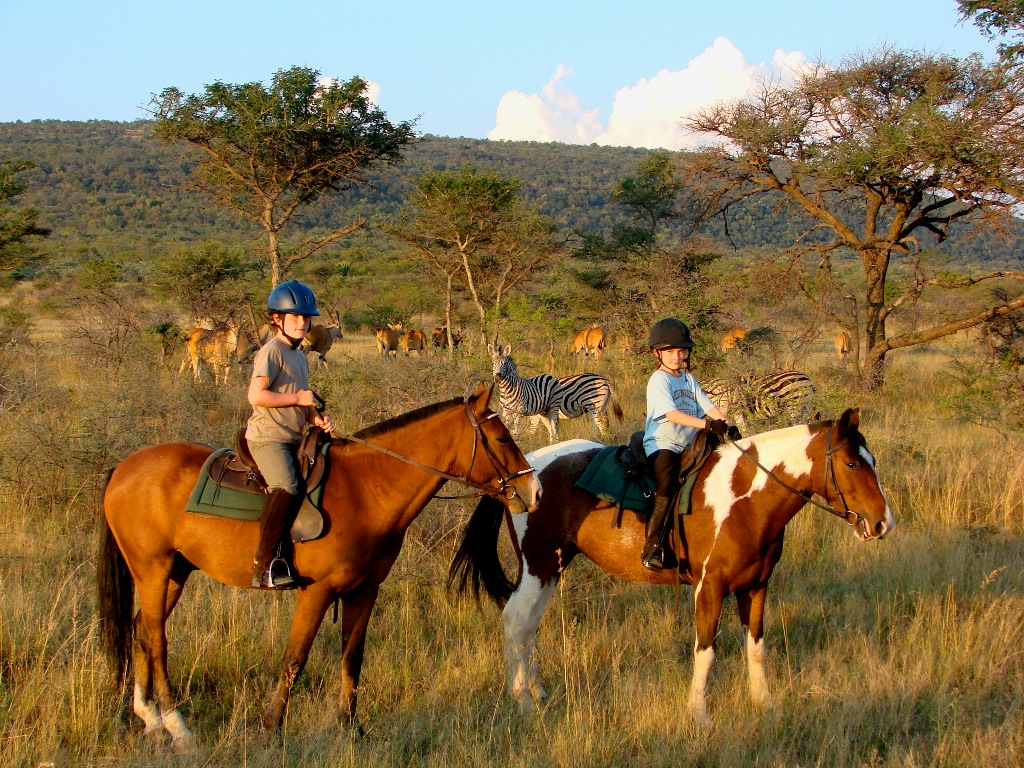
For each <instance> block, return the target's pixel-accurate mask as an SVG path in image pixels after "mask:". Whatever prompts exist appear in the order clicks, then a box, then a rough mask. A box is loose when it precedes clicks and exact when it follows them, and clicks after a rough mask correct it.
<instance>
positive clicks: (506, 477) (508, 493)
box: [344, 398, 536, 501]
mask: <svg viewBox="0 0 1024 768" xmlns="http://www.w3.org/2000/svg"><path fill="white" fill-rule="evenodd" d="M462 404H463V406H464V407H465V409H466V415H467V416H468V417H469V421H470V423H471V424H472V425H473V430H474V432H475V437H474V440H473V454H472V456H471V457H470V459H469V470H468V471H467V473H466V475H467V476H466V477H458V476H457V475H451V474H449V473H447V472H443V471H441V470H440V469H437V468H436V467H430V466H427V465H426V464H421V463H420V462H418V461H416V460H415V459H411V458H409V457H408V456H403V455H402V454H400V453H397V452H396V451H392V450H391V449H390V448H385V447H384V446H383V445H378V444H377V443H371V442H370V441H369V440H363V439H362V438H361V437H351V436H350V437H345V438H344V439H345V440H351V441H352V442H354V443H359V444H360V445H365V446H366V447H367V448H372V449H373V450H375V451H379V452H380V453H383V454H386V455H387V456H390V457H392V458H394V459H398V460H399V461H404V462H405V463H406V464H410V465H412V466H414V467H416V468H417V469H422V470H425V471H427V472H430V473H432V474H435V475H438V476H439V477H443V478H445V479H446V480H454V481H455V482H457V483H462V484H463V485H468V486H469V487H470V488H476V489H477V491H478V493H469V494H464V495H461V496H436V497H435V498H439V499H469V498H474V497H476V496H494V497H500V498H503V499H504V500H505V501H512V499H514V498H515V497H516V495H517V493H518V492H517V491H516V489H515V486H513V485H510V481H512V480H515V479H516V478H517V477H521V476H523V475H528V474H530V473H531V472H534V471H536V470H534V468H533V467H530V468H529V469H523V470H520V471H519V472H509V470H508V468H507V467H506V466H505V465H504V464H502V463H501V461H500V460H499V459H498V457H497V456H496V455H495V453H494V451H493V450H492V449H491V446H489V445H488V444H487V438H486V437H485V436H484V433H483V429H482V428H481V425H482V424H483V422H484V421H490V420H491V419H493V418H496V417H497V416H498V414H497V413H492V414H491V415H490V416H487V417H486V418H484V419H483V421H478V420H477V419H476V417H475V416H474V415H473V411H472V410H471V409H470V407H469V398H464V399H463V401H462ZM478 443H479V444H480V445H482V446H483V447H484V452H485V453H486V454H487V458H488V459H489V460H490V462H491V467H492V468H493V469H494V471H495V473H496V474H497V475H498V486H497V487H496V488H495V487H493V486H489V485H482V484H481V483H476V482H473V481H472V480H470V479H469V476H468V475H469V472H472V471H473V465H474V464H475V463H476V446H477V444H478Z"/></svg>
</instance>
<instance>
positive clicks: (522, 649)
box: [450, 410, 895, 723]
mask: <svg viewBox="0 0 1024 768" xmlns="http://www.w3.org/2000/svg"><path fill="white" fill-rule="evenodd" d="M858 418H859V417H858V412H857V411H855V410H848V411H846V412H845V413H844V414H843V415H842V417H841V418H840V419H839V420H838V421H836V422H832V421H823V422H818V423H815V424H808V425H801V426H796V427H789V428H787V429H780V430H776V431H774V432H766V433H764V434H760V435H756V436H754V437H751V438H747V439H745V440H740V441H738V442H737V443H734V444H726V445H723V446H720V447H719V448H718V450H717V451H716V452H715V453H713V454H712V455H711V456H710V457H709V458H708V460H707V461H706V462H705V463H704V466H703V467H702V468H701V469H700V471H699V473H698V476H697V480H696V487H695V488H694V491H693V495H692V499H691V501H692V514H690V515H689V516H686V517H684V518H682V519H683V521H684V522H683V539H684V541H683V547H684V548H685V552H686V553H687V555H688V558H687V559H688V561H689V563H690V568H689V571H688V572H684V573H682V574H680V577H681V579H682V581H684V582H686V583H688V584H691V585H693V587H694V599H695V601H696V614H695V623H696V635H697V640H696V645H695V653H694V669H693V681H692V684H691V687H690V700H689V701H690V708H691V710H692V712H693V715H694V717H695V718H696V720H697V721H698V722H702V723H704V722H707V704H706V700H705V689H706V684H707V676H708V672H709V670H710V668H711V663H712V661H713V660H714V643H715V635H716V634H717V632H718V622H719V619H720V617H721V613H722V604H723V601H724V600H725V598H726V597H728V596H729V594H731V593H733V594H735V595H736V602H737V605H738V607H739V614H740V621H741V622H742V623H743V626H744V629H745V631H746V633H747V638H746V649H747V662H748V674H749V678H750V693H751V698H752V699H753V700H754V701H755V702H757V703H762V702H764V701H765V700H766V698H767V694H768V687H767V679H766V677H765V672H764V644H763V641H762V631H763V619H764V608H765V599H766V596H767V592H768V580H769V578H770V577H771V575H772V570H773V569H774V567H775V564H776V563H777V562H778V561H779V558H780V557H781V556H782V540H783V536H784V534H785V530H786V524H787V523H788V522H789V521H790V520H791V519H792V518H793V516H794V515H796V513H797V512H799V511H800V509H801V508H802V507H803V506H804V503H805V502H806V501H809V500H811V496H812V495H813V494H818V495H819V496H821V497H823V498H824V499H825V501H826V502H827V503H828V504H830V505H834V507H838V509H839V510H842V511H841V512H840V511H837V510H836V509H834V508H833V506H829V507H827V508H828V509H829V511H832V512H834V513H835V514H837V515H838V516H839V517H842V518H844V519H846V521H847V522H848V523H850V525H851V526H853V531H854V533H855V534H856V535H857V537H858V538H859V539H861V540H862V541H868V540H871V539H881V538H883V537H884V536H885V535H886V534H887V533H888V532H889V531H890V530H891V529H892V527H893V525H894V524H895V520H894V518H893V515H892V512H891V511H890V509H889V505H888V503H887V501H886V499H885V495H884V494H883V493H882V490H881V488H880V487H879V485H878V478H877V477H876V475H875V460H874V457H873V456H872V455H871V453H870V452H869V451H868V449H867V445H866V443H865V441H864V438H863V436H862V435H861V433H860V431H859V430H858V428H857V427H858ZM603 447H604V446H602V445H600V444H598V443H593V442H591V441H589V440H569V441H567V442H564V443H557V444H555V445H551V446H548V447H547V448H542V449H540V450H538V451H535V452H533V453H531V454H529V455H528V456H527V457H526V458H527V459H529V460H530V463H531V464H533V466H534V467H535V468H536V469H537V472H538V474H539V479H540V481H541V482H542V483H543V484H544V491H545V492H544V498H543V499H542V500H541V503H540V505H539V506H538V508H537V510H536V511H535V512H533V513H532V514H531V515H530V516H529V518H523V517H516V518H509V520H508V526H507V527H508V530H509V531H510V533H511V535H512V538H513V546H514V548H515V551H516V553H517V554H518V556H519V568H520V571H519V580H518V582H517V583H516V584H513V583H512V582H510V581H509V579H508V577H507V576H506V575H505V572H504V570H503V568H502V566H501V562H500V561H499V560H498V559H497V554H496V547H497V538H498V533H499V530H500V527H501V518H502V510H501V508H500V506H496V505H494V504H491V503H488V500H487V499H484V500H483V501H482V502H481V503H480V505H479V506H478V507H477V509H476V511H475V512H474V513H473V516H472V517H471V518H470V521H469V523H468V525H467V527H466V530H465V532H464V534H463V539H462V541H461V543H460V546H459V549H458V551H457V553H456V556H455V559H454V560H453V562H452V567H451V571H450V583H454V582H460V584H461V589H462V590H465V589H466V588H467V586H468V585H469V583H470V582H472V585H473V589H474V591H475V592H476V593H477V594H479V591H480V587H481V584H482V586H483V587H484V589H485V590H486V591H487V593H488V594H489V595H490V596H491V597H492V598H494V600H495V602H497V603H498V604H499V605H501V604H503V603H504V604H505V607H504V611H503V613H502V620H503V624H504V636H505V652H506V663H507V665H508V692H509V695H510V696H512V698H513V699H515V700H516V701H517V702H518V704H519V706H520V708H521V709H522V710H523V711H529V710H531V709H533V707H534V705H535V701H537V700H540V701H542V700H543V699H544V698H546V696H547V694H546V693H545V692H544V690H543V689H542V688H541V687H540V686H539V685H538V683H537V660H536V654H537V628H538V626H539V625H540V621H541V617H542V616H543V613H544V607H545V606H546V604H547V602H548V599H549V598H550V597H551V595H552V593H553V592H554V590H555V587H556V585H557V583H558V579H559V576H560V575H561V572H562V571H563V570H564V569H565V568H567V567H568V566H569V563H570V562H571V561H572V559H573V558H574V557H575V556H576V555H577V554H579V553H582V554H584V555H586V556H587V557H588V558H590V559H591V560H593V561H594V562H595V563H596V564H597V565H599V566H600V567H601V568H603V569H604V570H606V571H608V572H609V573H611V574H614V575H616V576H619V577H621V578H624V579H630V580H632V581H641V582H645V583H647V584H674V583H676V578H677V574H676V572H675V571H673V570H666V571H662V572H653V571H649V570H646V569H645V568H643V567H642V566H641V564H640V551H641V549H642V548H643V546H644V540H645V536H644V521H643V519H642V518H641V517H640V516H639V515H637V514H635V513H630V512H628V511H627V512H626V513H625V514H624V515H623V518H622V523H621V528H618V529H616V528H614V527H613V526H612V521H613V519H614V517H615V515H616V508H615V506H614V505H612V504H608V503H607V502H603V501H599V500H598V499H597V498H596V497H594V496H592V495H590V494H589V493H586V492H584V491H581V490H578V489H577V488H575V487H574V483H575V482H576V480H577V479H578V478H579V477H580V475H581V474H582V473H583V470H584V469H586V467H587V465H588V464H589V463H590V460H591V459H592V458H593V457H594V456H595V455H596V454H597V453H598V451H599V450H600V449H601V448H603ZM741 449H742V450H741ZM813 503H816V504H817V503H818V502H813ZM676 549H677V550H678V544H677V545H676ZM506 601H507V602H506Z"/></svg>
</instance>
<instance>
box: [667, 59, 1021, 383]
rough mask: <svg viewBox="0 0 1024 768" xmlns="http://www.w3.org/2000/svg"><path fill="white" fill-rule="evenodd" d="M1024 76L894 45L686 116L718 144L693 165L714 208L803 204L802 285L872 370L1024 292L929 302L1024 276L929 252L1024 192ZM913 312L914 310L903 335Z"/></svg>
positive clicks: (995, 312)
mask: <svg viewBox="0 0 1024 768" xmlns="http://www.w3.org/2000/svg"><path fill="white" fill-rule="evenodd" d="M1022 86H1024V83H1022V82H1021V81H1020V80H1019V79H1018V78H1014V77H1013V76H1012V75H1011V74H1010V73H1009V70H1008V69H1007V68H1005V67H1002V66H987V65H985V64H983V63H982V62H981V60H980V59H979V58H977V57H971V58H968V59H965V60H959V59H954V58H951V57H948V56H925V55H922V54H917V53H914V52H903V51H897V50H893V49H890V48H882V49H880V50H878V51H877V52H874V53H871V54H867V55H863V56H855V57H852V58H850V59H848V60H847V61H845V62H844V63H843V64H842V65H841V66H839V67H838V68H835V69H830V68H827V67H825V66H819V67H817V68H815V69H813V70H811V71H808V72H805V73H803V74H801V75H799V76H798V77H797V79H796V82H795V84H794V85H792V86H782V85H779V84H765V85H764V86H763V87H762V88H761V90H760V91H759V92H758V93H757V94H755V95H754V96H752V97H750V98H747V99H745V100H742V101H737V102H731V103H723V104H718V105H716V106H713V107H710V108H707V109H705V110H703V111H702V112H700V113H699V114H697V115H696V116H694V117H692V118H689V119H687V120H685V121H684V122H685V124H686V125H687V126H688V127H689V128H690V129H691V130H693V131H695V132H698V133H702V134H705V135H706V136H708V135H709V136H712V137H717V138H718V139H720V140H721V143H720V144H719V145H717V146H712V147H708V148H706V149H704V150H703V151H699V152H695V153H692V154H689V155H685V156H684V157H683V158H682V161H681V168H682V170H683V172H684V177H685V178H687V179H688V180H689V181H690V183H692V184H694V185H695V187H696V188H697V190H698V193H699V194H700V195H701V196H702V197H703V199H704V200H705V201H706V205H707V208H706V210H705V212H704V215H705V216H713V215H723V216H726V217H728V214H729V211H730V209H731V208H732V206H734V205H735V204H736V203H737V202H739V201H741V200H743V199H745V198H748V197H751V196H757V195H773V196H776V197H777V198H779V199H781V200H783V201H786V202H787V203H788V204H789V205H790V206H792V207H793V208H795V209H796V211H797V212H798V213H799V214H802V216H803V217H805V219H806V221H807V222H808V224H807V227H806V230H805V231H804V232H803V233H802V234H801V235H800V236H799V237H798V238H797V240H796V242H795V244H794V246H793V247H792V248H791V249H789V250H788V251H787V252H786V254H785V256H786V257H788V258H789V259H790V263H789V265H788V268H789V269H790V270H791V273H792V275H793V277H794V280H795V284H796V286H797V288H798V290H800V291H801V292H802V293H803V295H804V296H806V297H807V299H809V300H810V301H811V302H812V303H813V304H814V305H815V306H816V307H817V309H818V310H819V311H821V312H823V313H825V314H826V315H828V316H829V317H831V318H832V319H833V320H834V321H835V322H836V323H837V324H838V325H840V326H841V327H842V328H844V329H845V330H847V332H848V333H850V336H851V338H852V340H853V350H852V353H853V354H852V357H853V359H854V360H856V361H857V363H858V366H857V372H858V376H863V377H865V378H866V383H868V384H869V385H874V384H878V383H881V381H882V379H883V375H884V362H885V358H886V355H887V354H888V353H889V352H890V351H893V350H896V349H901V348H906V347H911V346H914V345H917V344H922V343H925V342H927V341H930V340H933V339H936V338H940V337H943V336H947V335H950V334H953V333H956V332H957V331H959V330H962V329H964V328H969V327H972V326H974V325H978V324H980V323H982V322H985V321H987V320H990V319H992V318H994V317H999V316H1002V315H1005V314H1007V313H1009V312H1011V311H1013V310H1015V309H1017V308H1020V307H1024V295H1017V296H1015V297H1011V298H1009V299H1008V300H1006V301H1000V302H998V303H996V304H995V305H994V306H988V307H985V306H982V305H975V306H972V307H969V308H965V309H961V310H959V311H956V312H953V313H952V314H943V313H941V312H939V311H937V310H929V309H928V308H927V307H926V306H925V303H924V302H923V301H921V300H922V299H923V298H926V292H928V295H929V296H930V295H931V294H932V293H934V292H935V291H939V290H959V289H966V288H969V287H971V286H974V285H977V284H978V283H980V282H983V281H988V280H996V279H997V278H1011V279H1015V280H1021V279H1024V275H1021V274H1019V273H1015V272H1009V271H993V272H990V273H987V274H983V275H975V274H970V273H967V274H952V273H950V272H948V271H945V272H937V271H935V270H930V269H929V268H928V267H927V265H926V259H925V257H926V256H927V250H926V249H927V246H928V245H929V244H930V243H933V242H935V241H936V240H937V241H940V242H941V241H942V240H943V239H945V237H946V236H947V234H948V232H949V230H950V229H951V228H952V227H953V226H955V225H961V226H962V227H963V228H964V229H967V228H968V227H974V228H980V227H981V226H982V225H984V224H987V223H991V224H995V225H998V224H999V223H1000V222H1001V221H1003V222H1005V221H1006V220H1007V219H1008V218H1009V217H1010V216H1011V213H1012V207H1013V205H1014V204H1015V203H1016V202H1017V201H1019V200H1020V199H1021V191H1022V186H1021V178H1022V171H1024V152H1022V151H1021V150H1022V148H1024V144H1022V141H1024V131H1022V128H1024V123H1022V118H1024V88H1022ZM851 251H852V252H853V254H855V255H856V257H857V258H858V260H859V263H860V269H859V270H858V271H856V272H855V273H854V277H853V278H852V279H853V281H854V282H855V283H856V285H855V286H854V287H853V288H851V287H850V285H849V284H848V281H849V279H850V278H846V279H845V280H846V281H844V277H843V276H842V275H841V274H840V268H839V266H838V265H836V264H835V263H834V262H835V261H836V259H835V258H834V257H835V256H836V254H837V253H839V254H842V253H847V254H848V253H850V252H851ZM894 263H899V264H900V265H901V268H902V271H903V274H902V275H901V276H900V280H899V281H898V282H897V281H893V280H891V275H890V270H891V268H892V267H893V266H894ZM858 275H859V277H858ZM962 300H965V299H962ZM908 310H911V311H908ZM901 312H903V314H904V316H907V320H906V322H904V323H903V324H902V325H901V328H900V332H899V333H897V334H895V335H890V334H889V328H888V322H889V321H890V320H892V319H894V318H896V317H898V316H899V314H900V313H901Z"/></svg>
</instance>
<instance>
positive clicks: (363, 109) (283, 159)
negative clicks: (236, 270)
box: [152, 67, 415, 285]
mask: <svg viewBox="0 0 1024 768" xmlns="http://www.w3.org/2000/svg"><path fill="white" fill-rule="evenodd" d="M366 91H367V84H366V81H365V80H363V79H362V78H360V77H353V78H352V79H351V80H349V81H348V82H344V83H339V82H336V81H320V73H319V72H317V71H316V70H314V69H308V68H306V67H292V68H291V69H283V70H279V71H278V72H276V73H275V74H274V76H273V78H272V80H271V84H270V87H269V88H266V87H264V86H263V84H262V83H245V84H242V85H230V84H227V83H222V82H220V81H218V82H215V83H213V84H212V85H208V86H206V90H205V91H204V92H203V93H201V94H197V95H191V96H186V95H185V94H183V93H182V92H181V91H179V90H178V89H177V88H167V89H165V90H164V91H162V92H161V93H160V94H159V95H158V96H154V98H153V101H152V112H153V115H154V117H155V118H156V135H157V137H159V138H160V139H162V140H163V141H165V142H167V143H176V142H184V143H185V144H186V145H187V146H188V152H187V154H188V155H189V156H191V157H192V158H194V159H195V160H196V166H195V170H194V171H193V173H192V182H193V184H194V186H195V188H196V189H198V190H200V191H202V192H204V193H206V194H207V195H209V196H210V198H211V199H212V200H213V201H214V202H215V203H216V204H217V205H220V206H222V207H224V208H228V209H230V210H233V211H236V212H237V213H240V214H241V215H242V216H244V217H246V218H248V219H250V220H252V221H254V222H256V223H257V224H259V226H260V227H262V228H263V230H264V232H265V233H266V236H267V245H266V253H267V259H268V261H269V265H270V278H271V282H272V284H273V285H277V284H278V283H279V282H281V280H282V279H283V277H284V275H285V274H286V273H287V272H288V269H289V268H290V267H291V266H292V265H293V264H295V263H296V262H297V261H300V260H302V259H305V258H307V257H308V256H310V255H312V254H313V253H316V252H317V251H319V250H320V249H321V248H323V247H324V246H326V245H328V244H329V243H331V242H333V241H335V240H337V239H339V238H341V237H344V236H345V235H347V234H350V233H351V232H353V231H355V230H357V229H359V228H360V227H362V226H363V225H364V224H365V223H366V221H365V219H359V220H356V221H353V222H352V223H350V224H349V225H347V226H345V227H343V228H341V229H339V230H336V231H333V232H329V233H328V234H326V235H323V236H321V237H315V238H312V239H309V240H307V241H305V242H301V243H299V244H297V245H296V246H294V247H292V248H289V249H287V251H286V250H285V248H284V246H283V245H282V237H281V233H282V231H283V230H284V229H285V228H286V227H287V226H288V225H289V224H290V223H292V222H293V217H294V216H295V214H296V213H297V212H298V211H299V210H300V209H301V208H302V207H303V206H304V205H306V204H307V203H310V202H312V201H313V200H315V199H316V198H317V197H319V196H320V195H324V194H334V193H339V192H343V191H345V190H347V189H349V188H351V187H352V186H355V185H358V184H361V183H363V182H364V181H365V178H366V173H367V172H368V171H370V170H373V169H376V168H379V167H381V166H384V165H388V164H392V163H397V162H399V161H400V160H402V157H403V155H402V152H403V150H404V149H405V148H406V147H407V146H408V145H409V144H411V143H412V142H413V140H414V139H415V133H414V130H413V126H414V123H413V122H412V121H407V122H401V123H398V124H392V123H391V122H389V121H388V119H387V116H386V115H385V113H384V112H383V111H382V110H381V109H380V108H378V107H377V105H375V104H374V103H373V102H372V101H371V100H370V99H369V97H368V96H367V93H366Z"/></svg>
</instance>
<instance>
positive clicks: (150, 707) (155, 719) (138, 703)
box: [132, 683, 164, 736]
mask: <svg viewBox="0 0 1024 768" xmlns="http://www.w3.org/2000/svg"><path fill="white" fill-rule="evenodd" d="M132 704H133V707H134V709H135V714H136V715H138V716H139V717H141V718H142V720H143V721H144V722H145V723H146V729H145V730H144V731H143V732H142V733H143V735H144V736H151V735H152V734H154V733H157V732H158V731H161V730H163V727H164V726H163V723H162V722H161V721H160V713H159V712H157V710H156V704H155V703H154V702H152V701H149V702H147V701H146V698H145V696H144V695H143V693H142V686H141V685H139V684H138V683H136V684H135V694H134V696H133V697H132Z"/></svg>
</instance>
